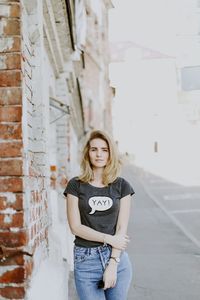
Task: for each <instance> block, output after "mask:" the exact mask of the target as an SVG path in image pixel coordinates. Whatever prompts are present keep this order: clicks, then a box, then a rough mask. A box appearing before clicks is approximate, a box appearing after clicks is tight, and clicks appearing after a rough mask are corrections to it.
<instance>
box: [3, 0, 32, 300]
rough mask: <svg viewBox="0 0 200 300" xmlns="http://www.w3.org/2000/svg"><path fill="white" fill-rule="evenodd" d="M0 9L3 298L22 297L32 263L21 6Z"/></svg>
mask: <svg viewBox="0 0 200 300" xmlns="http://www.w3.org/2000/svg"><path fill="white" fill-rule="evenodd" d="M0 12H1V19H0V32H1V38H0V157H1V159H0V247H1V248H0V257H1V258H3V259H2V260H1V262H0V266H1V268H0V270H1V271H0V298H2V299H3V298H5V299H14V298H15V299H22V298H23V297H24V282H25V278H26V277H27V276H28V264H29V262H28V260H27V262H25V259H24V255H23V247H24V245H26V243H27V235H26V230H25V227H24V211H23V208H24V206H23V159H22V147H23V141H22V89H21V80H22V76H21V38H20V5H19V3H18V1H15V2H14V1H12V3H11V2H10V3H9V1H3V3H1V1H0ZM4 257H6V259H4Z"/></svg>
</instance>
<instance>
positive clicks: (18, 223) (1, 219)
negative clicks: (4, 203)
mask: <svg viewBox="0 0 200 300" xmlns="http://www.w3.org/2000/svg"><path fill="white" fill-rule="evenodd" d="M7 217H9V220H10V222H7V220H6V218H7ZM23 223H24V214H23V213H22V212H19V213H15V214H11V215H10V216H9V214H0V228H1V229H9V228H10V227H15V228H22V227H23V225H24V224H23Z"/></svg>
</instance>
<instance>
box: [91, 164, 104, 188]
mask: <svg viewBox="0 0 200 300" xmlns="http://www.w3.org/2000/svg"><path fill="white" fill-rule="evenodd" d="M93 175H94V178H93V180H92V181H91V182H92V183H93V184H95V185H103V182H102V179H103V169H102V168H98V169H93Z"/></svg>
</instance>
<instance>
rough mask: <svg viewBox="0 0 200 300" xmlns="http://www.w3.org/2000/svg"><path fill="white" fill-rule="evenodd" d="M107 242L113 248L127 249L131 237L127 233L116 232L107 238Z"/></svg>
mask: <svg viewBox="0 0 200 300" xmlns="http://www.w3.org/2000/svg"><path fill="white" fill-rule="evenodd" d="M106 242H107V243H108V244H110V245H111V246H112V247H113V248H116V249H118V250H125V249H126V247H127V245H128V243H129V242H130V239H129V237H128V235H126V234H115V235H109V237H108V238H107V239H106Z"/></svg>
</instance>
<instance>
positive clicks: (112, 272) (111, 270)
mask: <svg viewBox="0 0 200 300" xmlns="http://www.w3.org/2000/svg"><path fill="white" fill-rule="evenodd" d="M130 206H131V196H130V195H127V196H125V197H123V198H122V199H121V200H120V210H119V216H118V221H117V227H116V234H122V235H126V234H127V228H128V222H129V216H130ZM120 254H121V251H120V250H119V249H116V248H115V247H113V248H112V253H111V257H120ZM116 281H117V263H116V261H115V260H114V259H110V261H109V265H108V266H107V268H106V270H105V272H104V289H107V288H111V287H114V286H115V284H116Z"/></svg>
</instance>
